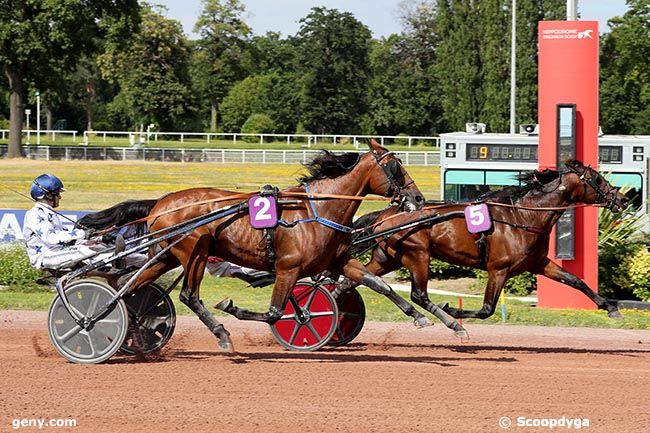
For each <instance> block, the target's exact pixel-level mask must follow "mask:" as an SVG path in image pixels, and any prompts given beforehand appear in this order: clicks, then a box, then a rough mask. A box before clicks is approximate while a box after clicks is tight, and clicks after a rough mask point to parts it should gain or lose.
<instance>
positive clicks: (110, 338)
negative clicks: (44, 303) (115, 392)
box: [47, 280, 129, 364]
mask: <svg viewBox="0 0 650 433" xmlns="http://www.w3.org/2000/svg"><path fill="white" fill-rule="evenodd" d="M65 294H66V297H67V298H68V301H69V302H70V305H71V307H72V310H73V311H74V312H75V314H77V315H78V316H79V317H87V318H90V317H93V316H94V315H95V314H96V313H98V312H99V311H101V310H102V309H103V308H104V306H105V305H107V304H108V303H109V302H110V300H111V299H112V298H113V296H114V295H115V291H114V290H113V289H112V288H111V287H109V286H108V285H106V284H105V283H103V282H101V281H97V280H81V281H74V282H72V283H70V284H69V285H68V287H66V288H65ZM47 319H48V333H49V335H50V340H51V341H52V345H54V348H55V349H56V350H57V352H59V353H60V354H61V356H63V357H64V358H66V359H67V360H69V361H72V362H75V363H77V364H96V363H99V362H104V361H106V360H107V359H108V358H110V357H111V356H113V354H114V353H115V352H117V350H118V349H119V348H120V345H121V344H122V342H123V341H124V337H125V336H126V330H127V328H128V321H129V318H128V313H127V310H126V305H125V304H124V301H123V300H121V299H120V300H118V301H116V302H115V303H114V304H113V305H112V307H111V308H110V309H108V310H107V311H106V313H105V314H104V315H103V316H101V317H100V318H99V319H98V320H96V321H95V322H94V323H91V324H90V325H89V326H87V327H86V328H85V329H84V328H83V327H82V326H80V325H79V324H77V322H76V321H75V320H74V318H73V317H72V316H71V315H70V313H68V310H67V309H66V308H65V306H64V304H63V301H62V300H61V298H60V297H59V296H57V297H55V298H54V300H53V301H52V304H50V309H49V311H48V318H47Z"/></svg>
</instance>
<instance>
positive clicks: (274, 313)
mask: <svg viewBox="0 0 650 433" xmlns="http://www.w3.org/2000/svg"><path fill="white" fill-rule="evenodd" d="M276 269H277V267H276ZM298 273H299V268H294V269H290V270H284V271H282V272H276V278H275V284H274V286H273V294H272V295H271V305H270V306H269V311H267V312H266V313H256V312H253V311H249V310H245V309H243V308H239V307H237V306H235V305H234V303H233V301H232V299H230V298H225V299H224V300H223V301H221V302H219V303H218V304H216V305H215V306H214V308H216V309H218V310H221V311H224V312H226V313H228V314H232V315H233V316H235V317H236V318H238V319H239V320H255V321H257V322H265V323H268V324H269V325H272V324H274V323H275V322H277V321H278V320H280V319H281V318H282V314H283V313H284V306H285V305H286V303H287V300H288V299H289V295H290V294H291V290H292V289H293V286H294V285H295V284H296V281H298Z"/></svg>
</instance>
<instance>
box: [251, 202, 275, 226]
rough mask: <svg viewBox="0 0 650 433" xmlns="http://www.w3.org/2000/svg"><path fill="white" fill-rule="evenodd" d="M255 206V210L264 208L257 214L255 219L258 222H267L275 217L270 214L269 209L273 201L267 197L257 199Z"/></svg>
mask: <svg viewBox="0 0 650 433" xmlns="http://www.w3.org/2000/svg"><path fill="white" fill-rule="evenodd" d="M253 206H254V207H255V208H257V207H258V206H262V207H261V208H259V209H258V210H257V212H256V213H255V219H256V220H257V221H267V220H270V219H272V218H273V216H272V215H271V214H270V213H268V212H269V209H271V201H270V200H269V199H267V198H266V197H257V198H256V199H255V201H254V202H253Z"/></svg>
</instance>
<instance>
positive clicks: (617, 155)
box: [598, 146, 623, 164]
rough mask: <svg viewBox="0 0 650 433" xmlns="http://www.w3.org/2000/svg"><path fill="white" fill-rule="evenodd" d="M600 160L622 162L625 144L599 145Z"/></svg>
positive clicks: (601, 161)
mask: <svg viewBox="0 0 650 433" xmlns="http://www.w3.org/2000/svg"><path fill="white" fill-rule="evenodd" d="M598 162H600V163H609V164H622V163H623V146H598Z"/></svg>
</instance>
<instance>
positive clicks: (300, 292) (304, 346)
mask: <svg viewBox="0 0 650 433" xmlns="http://www.w3.org/2000/svg"><path fill="white" fill-rule="evenodd" d="M284 313H285V314H284V316H282V318H280V320H278V321H277V322H275V323H274V324H273V325H271V332H273V336H274V337H275V339H276V340H277V341H278V343H280V344H281V345H282V346H284V347H285V348H287V349H289V350H297V351H312V350H316V349H319V348H321V347H322V346H324V345H325V344H327V342H328V341H330V339H331V338H332V335H334V331H336V324H337V322H338V308H337V306H336V300H335V299H334V297H333V296H332V295H331V293H330V292H329V291H328V290H327V289H326V288H324V287H323V286H321V285H319V284H313V283H309V282H299V283H298V284H296V285H295V286H294V288H293V291H292V292H291V295H290V297H289V302H287V306H286V307H285V309H284Z"/></svg>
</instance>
